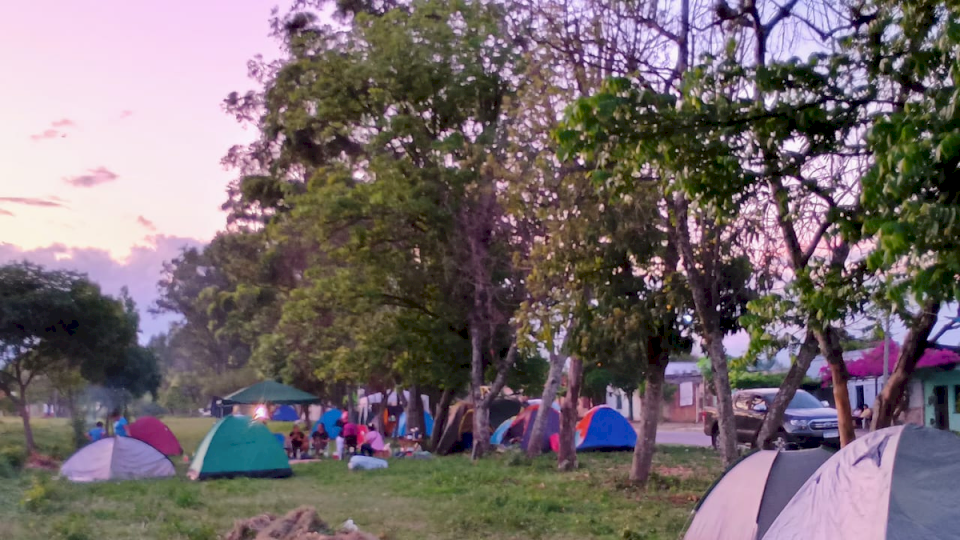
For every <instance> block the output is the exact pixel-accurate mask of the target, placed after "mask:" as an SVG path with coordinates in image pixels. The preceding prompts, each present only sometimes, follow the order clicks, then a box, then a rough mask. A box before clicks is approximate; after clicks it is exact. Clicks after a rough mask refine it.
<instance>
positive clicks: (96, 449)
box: [60, 437, 176, 482]
mask: <svg viewBox="0 0 960 540" xmlns="http://www.w3.org/2000/svg"><path fill="white" fill-rule="evenodd" d="M60 475H61V476H63V477H64V478H67V479H68V480H70V481H72V482H100V481H105V480H138V479H142V478H165V477H170V476H175V475H176V469H174V468H173V462H171V461H170V459H169V458H167V456H165V455H163V454H162V453H160V451H159V450H157V449H156V448H154V447H152V446H150V445H149V444H147V443H145V442H143V441H140V440H137V439H133V438H130V437H108V438H106V439H100V440H99V441H97V442H94V443H92V444H88V445H87V446H84V447H83V448H81V449H80V450H77V452H76V453H74V454H73V455H72V456H70V459H68V460H67V461H65V462H64V464H63V465H62V466H61V467H60Z"/></svg>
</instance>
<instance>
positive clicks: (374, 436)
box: [360, 424, 384, 457]
mask: <svg viewBox="0 0 960 540" xmlns="http://www.w3.org/2000/svg"><path fill="white" fill-rule="evenodd" d="M383 448H384V445H383V437H381V436H380V433H379V432H378V431H377V426H375V425H373V424H370V425H369V426H367V435H366V436H365V437H364V438H363V445H362V446H360V453H361V454H363V455H365V456H371V457H373V456H374V455H376V454H377V453H379V452H383Z"/></svg>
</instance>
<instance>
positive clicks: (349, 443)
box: [340, 422, 359, 451]
mask: <svg viewBox="0 0 960 540" xmlns="http://www.w3.org/2000/svg"><path fill="white" fill-rule="evenodd" d="M358 433H359V430H358V429H357V425H356V424H354V423H353V422H345V423H344V424H343V429H342V430H341V431H340V436H341V437H343V448H344V450H345V451H349V449H351V448H352V449H354V451H356V450H355V449H356V448H357V442H359V441H357V434H358Z"/></svg>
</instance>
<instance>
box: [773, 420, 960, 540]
mask: <svg viewBox="0 0 960 540" xmlns="http://www.w3.org/2000/svg"><path fill="white" fill-rule="evenodd" d="M958 498H960V437H957V436H956V435H955V434H953V433H951V432H948V431H940V430H937V429H933V428H927V427H920V426H915V425H905V426H895V427H891V428H886V429H882V430H879V431H875V432H873V433H869V434H867V435H865V436H864V437H861V438H860V439H857V440H855V441H853V442H852V443H850V444H849V445H847V446H846V447H845V448H843V450H841V451H839V452H837V453H836V454H835V455H834V456H833V457H832V458H830V460H829V461H827V462H826V463H824V464H823V465H822V466H821V467H820V468H819V469H818V470H817V472H816V473H814V474H813V475H812V476H811V477H810V479H809V480H807V482H806V483H805V484H804V485H803V487H802V488H800V490H799V491H798V492H797V494H796V495H794V497H793V499H791V501H790V502H789V503H788V504H787V505H786V507H785V508H784V509H783V511H782V512H780V515H779V516H778V517H777V519H776V520H775V521H774V522H773V524H772V525H771V526H770V528H769V530H768V531H767V532H766V534H765V535H764V536H763V537H762V538H763V540H793V539H801V538H803V539H809V538H836V539H847V538H849V539H856V540H882V539H885V540H913V539H921V538H922V539H924V540H947V539H960V512H958V511H957V501H958Z"/></svg>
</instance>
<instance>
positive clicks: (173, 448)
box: [127, 416, 183, 456]
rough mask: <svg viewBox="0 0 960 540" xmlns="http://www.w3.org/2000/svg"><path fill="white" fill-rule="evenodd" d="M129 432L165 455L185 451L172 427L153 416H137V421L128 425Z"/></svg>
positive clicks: (174, 454) (176, 454) (177, 454)
mask: <svg viewBox="0 0 960 540" xmlns="http://www.w3.org/2000/svg"><path fill="white" fill-rule="evenodd" d="M127 433H129V434H130V436H131V437H133V438H134V439H139V440H141V441H143V442H145V443H147V444H149V445H150V446H152V447H154V448H156V449H157V450H159V451H160V453H162V454H163V455H165V456H179V455H180V454H182V453H183V448H181V447H180V441H178V440H177V437H176V436H175V435H174V434H173V432H172V431H170V428H168V427H167V425H166V424H164V423H163V422H161V421H160V420H158V419H156V418H154V417H152V416H141V417H140V418H137V421H136V422H134V423H132V424H130V425H129V426H127Z"/></svg>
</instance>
